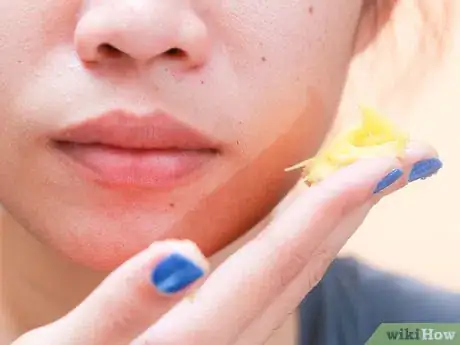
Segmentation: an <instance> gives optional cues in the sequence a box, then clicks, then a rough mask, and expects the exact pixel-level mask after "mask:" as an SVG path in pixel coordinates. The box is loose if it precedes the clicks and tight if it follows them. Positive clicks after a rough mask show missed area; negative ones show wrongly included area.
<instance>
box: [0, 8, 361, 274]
mask: <svg viewBox="0 0 460 345" xmlns="http://www.w3.org/2000/svg"><path fill="white" fill-rule="evenodd" d="M360 8H361V0H352V1H351V0H292V1H287V2H286V1H279V0H250V1H248V0H220V1H216V0H189V1H185V0H171V1H160V0H136V1H131V0H118V1H113V0H64V1H62V0H15V1H2V2H1V3H0V47H1V52H2V53H1V55H0V88H1V93H0V109H1V112H0V120H1V121H2V125H1V129H0V155H1V157H2V161H1V165H0V200H1V202H2V204H3V207H4V208H5V209H6V210H8V211H9V212H10V214H11V215H12V216H13V217H14V218H15V219H16V220H17V221H18V222H19V223H20V224H21V225H22V226H24V227H25V228H26V229H27V230H28V231H29V233H31V234H33V235H34V237H36V238H38V239H39V240H40V241H42V242H45V243H47V244H48V245H50V246H52V247H54V248H56V249H58V250H59V251H61V252H63V253H64V254H65V255H66V256H68V257H70V258H72V259H74V260H76V261H78V262H80V263H82V264H85V265H87V266H90V267H92V268H95V269H111V268H113V267H114V266H115V265H117V264H119V263H120V262H122V261H123V260H125V259H126V258H127V257H128V256H130V255H132V254H133V253H135V252H137V251H138V250H140V249H142V248H143V247H145V246H147V245H148V244H150V243H151V242H152V241H155V240H158V239H163V238H168V237H180V238H189V239H192V240H193V241H195V242H197V243H198V244H199V245H200V246H201V247H202V249H203V250H204V251H205V252H206V253H208V254H210V253H213V252H215V251H216V250H218V249H220V248H222V247H223V246H224V245H225V244H227V243H228V242H229V241H231V240H233V239H235V238H236V237H237V236H239V235H241V234H242V233H243V232H245V231H247V230H248V229H249V228H250V227H251V226H252V225H254V223H255V222H257V221H258V220H260V218H261V217H263V216H264V215H265V214H266V213H267V212H268V211H269V210H270V209H271V208H272V207H273V206H274V205H276V203H277V202H278V201H279V200H280V198H281V197H282V196H284V195H285V193H286V192H287V191H288V190H289V189H290V188H291V187H292V185H293V184H294V183H295V180H296V178H298V176H295V175H291V174H287V173H285V172H284V169H285V168H286V167H287V166H289V165H291V164H293V163H295V162H297V161H299V160H301V159H305V158H307V157H308V156H310V155H312V154H314V153H315V151H316V150H317V149H318V146H319V145H320V143H321V142H322V140H323V138H324V135H325V133H326V132H327V130H328V128H329V126H330V125H331V121H332V120H333V115H334V113H335V109H336V106H337V103H338V100H339V97H340V93H341V88H342V85H343V82H344V77H345V74H346V72H347V67H348V63H349V59H350V57H351V54H352V48H353V38H354V33H355V29H356V26H357V22H358V20H359V15H360Z"/></svg>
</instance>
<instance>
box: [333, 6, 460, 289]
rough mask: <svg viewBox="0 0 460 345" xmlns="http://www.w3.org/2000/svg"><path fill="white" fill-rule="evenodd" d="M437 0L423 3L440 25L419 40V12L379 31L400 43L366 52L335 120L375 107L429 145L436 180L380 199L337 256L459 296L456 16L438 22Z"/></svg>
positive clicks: (459, 58) (459, 21) (459, 34)
mask: <svg viewBox="0 0 460 345" xmlns="http://www.w3.org/2000/svg"><path fill="white" fill-rule="evenodd" d="M443 2H444V1H439V2H438V1H433V2H431V4H428V2H426V4H427V6H431V5H433V6H434V8H433V7H432V8H431V9H430V8H428V9H427V10H428V11H430V10H432V12H431V13H433V18H431V19H432V22H433V23H436V21H437V20H438V21H439V22H438V23H437V24H435V25H434V27H433V28H431V29H429V31H428V32H426V35H425V36H424V37H423V38H420V32H421V29H420V27H419V25H420V23H421V22H422V20H423V15H422V14H421V15H420V18H418V19H417V18H414V21H413V22H412V23H411V22H405V23H404V22H403V21H399V22H400V26H399V27H396V28H394V30H392V31H393V32H386V33H383V35H385V34H388V35H395V36H396V35H397V36H398V41H399V42H403V44H401V43H399V44H397V46H388V47H381V48H379V51H378V52H374V54H380V55H382V54H384V53H382V52H387V56H386V57H385V58H384V59H375V56H372V54H373V53H372V52H370V53H369V54H368V55H367V56H361V57H360V58H359V59H358V60H357V61H356V62H355V65H354V66H353V69H352V72H351V74H350V83H349V84H348V85H347V87H346V92H345V97H344V99H343V103H342V108H341V116H340V120H341V121H350V117H354V116H359V113H358V112H357V111H356V106H357V105H358V104H360V103H363V102H364V103H367V104H369V105H372V106H375V107H377V109H380V110H381V111H382V112H383V113H385V114H386V115H388V116H390V117H391V118H393V119H394V120H395V121H397V122H398V123H399V124H400V125H401V126H403V127H405V128H408V129H409V131H410V133H411V134H412V137H413V138H418V139H421V140H423V141H426V142H428V143H430V144H432V145H433V146H434V147H435V148H436V149H437V150H438V151H439V154H440V156H441V158H442V160H443V162H444V164H445V166H444V168H443V169H442V170H441V171H440V172H439V173H438V175H436V176H434V177H432V178H430V179H428V180H426V181H424V182H418V183H414V184H412V185H410V186H408V187H407V188H405V189H404V190H401V191H399V192H398V193H397V194H395V195H392V196H391V197H389V198H387V199H385V200H383V202H382V203H381V204H380V205H378V206H377V207H376V209H375V210H373V211H372V213H371V214H370V216H369V217H368V218H367V220H366V222H365V224H364V225H363V226H362V227H361V228H360V230H359V231H358V233H357V234H356V235H355V236H354V237H353V238H352V239H351V240H350V241H349V243H348V245H347V246H346V248H344V250H343V252H342V254H343V255H354V256H358V257H361V258H362V259H363V260H366V261H367V262H369V263H371V264H373V265H375V266H377V267H379V268H382V269H386V270H391V271H393V272H397V273H402V274H405V275H410V276H413V277H415V278H417V279H421V280H423V281H426V282H429V283H431V284H435V285H438V286H443V287H447V288H450V289H455V290H457V291H460V269H459V266H460V204H459V202H458V201H459V200H458V199H459V197H460V16H459V13H460V12H459V11H458V6H454V7H455V13H449V14H448V16H447V17H444V18H443V15H444V14H442V13H441V11H442V9H440V8H439V6H437V4H440V3H443ZM456 2H457V1H456V0H454V1H452V3H456ZM414 3H423V1H410V0H409V1H406V2H405V1H400V4H401V6H407V10H409V11H410V10H411V9H410V7H411V4H412V6H413V4H414ZM458 4H460V2H457V5H458ZM436 7H438V8H436ZM454 7H453V8H452V9H454ZM452 9H450V10H452ZM403 11H404V10H402V11H400V12H399V13H400V15H404V14H403ZM397 12H398V11H397ZM395 15H398V13H396V14H395ZM436 16H438V17H437V18H436ZM445 18H450V19H449V20H445ZM441 40H442V42H441ZM386 41H388V42H390V40H386ZM376 61H377V62H376ZM357 119H358V117H356V119H355V120H357ZM342 123H343V122H342ZM340 126H341V124H340V123H338V127H340Z"/></svg>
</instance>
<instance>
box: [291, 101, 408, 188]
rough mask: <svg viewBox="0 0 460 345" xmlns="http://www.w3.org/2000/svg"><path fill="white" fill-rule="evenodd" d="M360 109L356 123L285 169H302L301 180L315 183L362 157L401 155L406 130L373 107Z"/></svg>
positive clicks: (405, 138)
mask: <svg viewBox="0 0 460 345" xmlns="http://www.w3.org/2000/svg"><path fill="white" fill-rule="evenodd" d="M361 111H362V121H361V124H360V125H358V126H354V127H352V128H349V129H347V130H345V131H343V132H342V133H340V134H339V135H338V136H337V137H336V138H335V139H334V140H333V141H332V142H331V144H330V145H328V146H327V147H325V148H324V149H323V150H321V151H320V152H319V154H318V155H317V156H316V157H313V158H311V159H308V160H306V161H303V162H300V163H299V164H296V165H294V166H292V167H290V168H288V169H286V171H292V170H297V169H302V170H303V180H304V181H305V182H306V183H307V184H315V183H318V182H320V181H321V180H324V179H325V178H326V177H327V176H329V175H330V174H332V173H333V172H335V171H337V170H339V169H340V168H342V167H344V166H347V165H350V164H352V163H353V162H355V161H357V160H359V159H362V158H370V157H379V156H393V157H394V156H396V157H398V158H401V157H402V156H403V155H404V152H405V148H406V146H407V143H408V141H409V136H408V134H407V133H405V132H403V131H402V130H400V129H398V128H397V127H396V126H395V125H394V124H393V123H391V121H390V120H389V119H387V118H386V117H384V116H382V115H380V114H378V113H377V112H376V111H375V110H374V109H371V108H367V107H361Z"/></svg>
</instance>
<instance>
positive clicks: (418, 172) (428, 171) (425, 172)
mask: <svg viewBox="0 0 460 345" xmlns="http://www.w3.org/2000/svg"><path fill="white" fill-rule="evenodd" d="M441 168H442V162H441V160H439V159H438V158H430V159H425V160H423V161H420V162H417V163H415V164H414V166H413V167H412V170H411V172H410V174H409V182H414V181H416V180H424V179H426V178H427V177H430V176H431V175H433V174H435V173H437V172H438V170H439V169H441Z"/></svg>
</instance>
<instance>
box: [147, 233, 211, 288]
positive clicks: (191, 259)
mask: <svg viewBox="0 0 460 345" xmlns="http://www.w3.org/2000/svg"><path fill="white" fill-rule="evenodd" d="M165 246H166V247H168V248H167V250H166V251H165V250H161V249H162V248H161V244H159V245H158V246H153V247H151V250H161V252H162V253H161V256H160V257H159V258H158V260H156V262H155V264H154V267H153V268H152V270H151V274H150V282H151V283H152V285H153V286H154V287H155V288H156V290H157V291H158V292H159V293H160V294H162V295H175V294H178V293H182V292H184V291H186V290H189V288H190V287H192V286H193V285H195V283H197V282H198V281H199V280H201V279H202V278H203V277H205V276H206V275H207V274H208V272H209V262H208V260H207V259H206V257H205V256H204V255H203V254H202V253H201V251H200V250H199V248H198V247H197V246H196V245H195V244H194V243H192V242H190V241H178V242H173V243H168V244H165Z"/></svg>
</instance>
